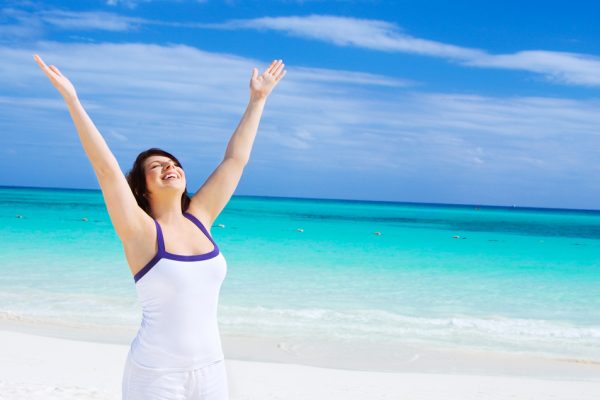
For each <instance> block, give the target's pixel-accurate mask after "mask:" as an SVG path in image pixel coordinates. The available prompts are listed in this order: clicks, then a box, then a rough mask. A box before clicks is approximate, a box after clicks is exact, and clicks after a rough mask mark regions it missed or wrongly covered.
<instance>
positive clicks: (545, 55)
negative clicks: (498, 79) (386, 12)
mask: <svg viewBox="0 0 600 400" xmlns="http://www.w3.org/2000/svg"><path fill="white" fill-rule="evenodd" d="M197 26H198V27H204V28H218V29H241V28H244V29H257V30H265V29H269V30H276V31H281V32H286V33H288V34H290V35H294V36H299V37H305V38H309V39H315V40H320V41H324V42H328V43H332V44H335V45H338V46H355V47H361V48H366V49H371V50H378V51H386V52H403V53H411V54H419V55H424V56H431V57H441V58H446V59H449V60H452V61H454V62H458V63H461V64H463V65H467V66H474V67H485V68H504V69H513V70H524V71H530V72H535V73H539V74H542V75H544V76H545V77H546V78H548V79H549V80H551V81H554V82H557V83H563V84H573V85H594V86H595V85H600V58H598V57H595V56H591V55H585V54H577V53H565V52H556V51H542V50H529V51H520V52H517V53H514V54H490V53H489V52H487V51H485V50H481V49H472V48H468V47H461V46H455V45H452V44H447V43H443V42H437V41H432V40H427V39H421V38H416V37H413V36H410V35H408V34H405V33H403V32H401V30H400V29H399V27H398V26H397V25H395V24H392V23H390V22H386V21H380V20H369V19H358V18H350V17H338V16H327V15H309V16H293V17H264V18H256V19H247V20H232V21H228V22H225V23H222V24H198V25H197Z"/></svg>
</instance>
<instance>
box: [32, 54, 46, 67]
mask: <svg viewBox="0 0 600 400" xmlns="http://www.w3.org/2000/svg"><path fill="white" fill-rule="evenodd" d="M33 58H34V60H35V61H36V62H37V63H38V65H39V66H40V67H42V68H47V66H46V64H45V63H44V60H42V58H41V57H40V56H38V55H37V54H36V55H35V56H34V57H33Z"/></svg>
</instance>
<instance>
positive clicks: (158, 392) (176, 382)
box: [122, 355, 229, 400]
mask: <svg viewBox="0 0 600 400" xmlns="http://www.w3.org/2000/svg"><path fill="white" fill-rule="evenodd" d="M122 391H123V399H122V400H229V388H228V384H227V371H226V370H225V360H221V361H218V362H215V363H213V364H210V365H207V366H205V367H202V368H198V369H191V370H188V371H175V372H174V371H169V370H161V369H156V368H147V367H144V366H142V365H139V364H138V363H136V362H135V361H134V360H133V359H132V358H131V356H130V355H128V356H127V361H126V362H125V369H124V371H123V385H122Z"/></svg>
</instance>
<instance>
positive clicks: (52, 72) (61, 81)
mask: <svg viewBox="0 0 600 400" xmlns="http://www.w3.org/2000/svg"><path fill="white" fill-rule="evenodd" d="M33 58H34V59H35V61H36V62H37V63H38V65H39V66H40V68H41V69H42V71H44V73H45V74H46V76H47V77H48V78H49V79H50V82H52V85H53V86H54V87H55V88H56V89H57V90H58V91H59V92H60V94H61V95H62V96H63V98H64V99H65V100H73V99H76V98H77V93H76V92H75V88H74V87H73V84H72V83H71V81H69V80H68V79H67V77H66V76H64V75H63V74H62V73H61V72H60V71H59V70H58V68H56V67H55V66H54V65H51V66H49V67H48V66H47V65H46V64H45V63H44V61H43V60H42V58H41V57H40V56H38V55H37V54H36V55H35V56H34V57H33Z"/></svg>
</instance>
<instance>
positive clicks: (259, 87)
mask: <svg viewBox="0 0 600 400" xmlns="http://www.w3.org/2000/svg"><path fill="white" fill-rule="evenodd" d="M284 65H285V64H283V60H273V62H272V63H271V65H269V67H268V68H267V69H266V70H265V72H263V73H262V74H261V75H258V69H256V68H254V69H253V70H252V79H251V80H250V96H251V97H252V98H256V99H262V98H265V97H267V96H268V95H269V93H271V91H272V90H273V88H274V87H275V86H276V85H277V83H279V81H280V80H281V79H282V78H283V77H284V76H285V74H286V72H287V71H286V70H284V69H283V67H284Z"/></svg>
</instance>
